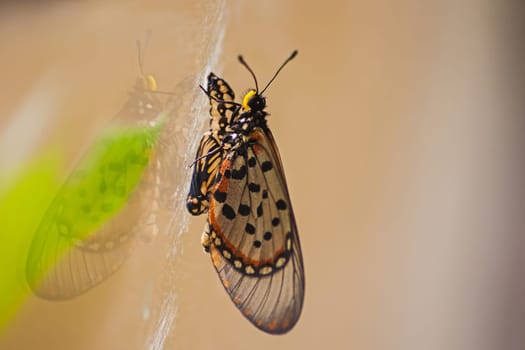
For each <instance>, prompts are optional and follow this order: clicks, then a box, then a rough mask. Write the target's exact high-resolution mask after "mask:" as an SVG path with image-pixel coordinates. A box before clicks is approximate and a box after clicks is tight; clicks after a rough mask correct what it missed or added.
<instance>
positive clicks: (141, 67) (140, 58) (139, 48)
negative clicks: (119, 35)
mask: <svg viewBox="0 0 525 350" xmlns="http://www.w3.org/2000/svg"><path fill="white" fill-rule="evenodd" d="M143 54H144V52H143V50H142V44H141V42H140V40H137V56H138V61H139V70H140V75H142V76H143V77H146V74H144V55H143Z"/></svg>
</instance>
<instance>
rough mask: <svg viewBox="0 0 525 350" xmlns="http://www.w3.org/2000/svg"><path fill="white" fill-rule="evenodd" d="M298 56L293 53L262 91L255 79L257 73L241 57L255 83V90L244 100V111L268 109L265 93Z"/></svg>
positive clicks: (240, 57)
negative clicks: (286, 66)
mask: <svg viewBox="0 0 525 350" xmlns="http://www.w3.org/2000/svg"><path fill="white" fill-rule="evenodd" d="M296 55H297V50H295V51H294V52H292V54H291V55H290V57H288V58H287V59H286V60H285V61H284V63H283V64H282V65H281V66H280V67H279V69H277V72H275V74H274V76H273V77H272V79H270V81H269V82H268V83H267V84H266V86H265V87H264V89H262V90H259V84H258V83H257V78H256V77H255V73H254V72H253V70H252V69H251V68H250V66H248V64H247V63H246V61H245V60H244V58H243V57H242V56H241V55H239V62H241V64H242V65H243V66H245V67H246V69H248V71H249V72H250V74H251V75H252V77H253V80H254V82H255V89H251V90H250V91H248V92H247V93H246V95H244V98H243V100H242V107H243V108H244V110H246V111H250V110H251V111H254V112H257V111H262V110H263V109H264V108H265V107H266V99H265V98H264V97H263V93H264V92H265V91H266V89H267V88H268V87H269V86H270V84H271V83H272V82H273V80H274V79H275V77H276V76H277V75H278V74H279V72H280V71H281V69H283V68H284V66H285V65H286V64H287V63H288V62H290V61H291V60H292V59H293V58H294V57H295V56H296Z"/></svg>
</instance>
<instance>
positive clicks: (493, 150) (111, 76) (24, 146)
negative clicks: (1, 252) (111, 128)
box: [0, 0, 525, 350]
mask: <svg viewBox="0 0 525 350" xmlns="http://www.w3.org/2000/svg"><path fill="white" fill-rule="evenodd" d="M0 6H1V8H0V42H1V43H2V44H1V50H2V54H1V55H0V71H1V76H2V79H3V82H4V83H3V86H2V93H1V94H0V136H1V137H2V138H3V140H4V141H0V143H1V144H2V147H7V146H6V142H7V141H5V140H11V141H9V142H11V143H10V144H8V146H9V148H8V149H9V150H15V151H16V152H15V151H11V152H9V151H8V152H6V151H5V150H6V148H4V149H2V150H0V153H1V154H2V157H1V158H0V160H1V161H2V162H3V163H2V165H3V166H6V167H7V166H13V167H14V166H16V165H17V162H21V161H22V160H23V159H27V158H29V157H30V155H31V154H33V153H35V152H36V150H37V149H38V148H39V147H40V146H41V145H46V144H51V143H58V144H59V145H61V146H63V147H65V149H67V150H68V152H69V153H68V154H69V155H70V157H71V158H72V159H73V158H74V157H75V156H76V155H77V154H78V152H80V150H81V149H82V147H84V145H85V143H86V142H88V141H89V139H90V138H92V137H93V135H96V134H97V132H99V131H100V130H101V128H103V127H104V124H105V123H107V122H108V120H109V119H110V118H111V116H112V115H114V114H115V113H116V112H117V111H118V110H119V109H120V107H121V105H122V103H123V102H124V101H125V98H126V91H128V90H129V89H130V88H131V86H132V85H133V83H134V79H135V76H136V75H137V74H138V68H137V63H136V48H135V40H136V39H141V38H143V36H144V33H145V32H146V31H147V30H151V33H152V36H151V40H150V42H149V45H148V48H147V52H146V69H147V70H148V71H152V72H153V73H154V74H155V75H156V76H157V80H158V82H159V85H160V86H161V87H163V88H164V89H166V90H169V89H170V88H172V87H174V86H175V85H176V84H177V83H178V82H179V81H181V80H183V79H184V78H185V77H186V76H187V75H189V74H198V75H199V74H200V75H201V76H202V77H203V79H204V77H205V75H206V74H207V73H208V72H207V71H205V70H206V69H207V68H206V65H207V64H212V68H213V69H214V70H216V73H220V74H222V75H223V76H224V77H225V78H226V79H227V80H228V82H229V83H230V84H231V85H232V87H234V88H235V90H236V92H237V94H238V95H242V93H243V92H244V91H245V90H246V89H248V88H250V87H252V81H251V78H250V76H249V74H248V73H247V72H246V71H245V70H244V69H243V68H242V67H241V66H240V65H239V64H238V62H237V60H236V56H237V54H239V53H243V54H244V56H245V58H246V60H247V61H248V62H249V63H250V65H251V66H252V68H253V69H254V70H255V72H256V74H257V75H258V77H259V80H260V81H261V82H266V81H267V80H268V79H269V78H270V77H271V76H272V74H273V73H274V71H275V69H276V68H277V67H278V66H279V64H280V63H281V62H282V60H283V59H285V58H286V57H287V55H288V54H289V53H290V52H291V51H292V50H293V49H298V50H299V55H298V57H297V59H296V60H294V61H293V62H292V63H291V64H290V65H289V66H288V67H287V68H286V69H285V70H284V71H283V72H282V73H281V75H280V77H279V78H278V79H277V80H276V81H275V82H274V84H273V85H272V87H271V88H270V89H269V90H268V92H267V94H266V95H267V101H268V111H269V112H270V113H271V116H270V117H269V123H270V125H271V127H272V129H273V131H274V135H275V137H276V139H277V143H278V145H279V148H280V152H281V155H282V158H283V162H284V167H285V170H286V175H287V178H288V183H289V187H290V191H291V195H292V200H293V202H294V208H295V212H296V217H297V221H298V225H299V230H300V236H301V243H302V246H303V250H304V252H303V253H304V258H305V264H306V273H307V275H306V283H307V286H306V287H307V289H306V293H307V294H306V302H305V307H304V310H303V314H302V317H301V319H300V321H299V323H298V324H297V326H296V328H295V329H294V330H293V331H291V332H290V333H289V334H287V335H285V336H280V337H275V336H269V335H266V334H263V333H261V332H260V331H258V330H256V329H255V328H254V327H253V326H252V325H251V324H249V322H248V321H246V320H245V319H244V318H243V317H242V315H241V314H240V313H239V312H238V311H237V310H236V309H235V307H234V305H233V304H232V303H231V302H230V300H229V298H228V297H227V295H226V293H225V292H224V291H223V288H222V286H221V285H220V283H219V281H218V278H217V276H216V275H215V272H214V270H213V268H212V266H211V264H210V261H209V257H208V256H206V255H205V254H204V253H203V252H202V249H201V247H200V243H199V241H200V238H199V237H200V234H201V230H202V227H203V225H204V218H203V217H202V218H192V219H191V221H190V225H189V227H188V229H187V230H186V226H185V222H186V220H188V219H189V218H188V217H187V216H186V215H185V213H182V214H181V215H184V218H183V217H180V218H175V221H176V224H175V227H174V228H173V230H172V231H171V232H170V234H171V237H168V236H162V237H159V239H158V240H156V241H154V242H152V243H150V244H143V245H141V246H140V247H138V249H137V252H136V254H134V255H133V256H132V257H131V258H130V259H129V261H128V262H127V263H126V264H125V265H124V267H123V268H122V269H121V270H120V271H119V272H118V273H117V274H116V275H115V276H113V277H111V278H110V279H109V280H108V281H106V282H105V283H103V284H102V285H101V286H99V287H97V288H95V289H94V290H92V291H90V292H89V293H87V294H85V295H83V296H80V297H78V298H77V299H74V300H73V301H67V302H59V303H50V302H47V301H43V300H39V299H37V298H30V299H29V300H28V301H27V303H26V304H25V305H24V307H23V308H22V309H21V311H20V313H19V314H18V315H17V317H16V318H15V319H14V320H13V322H12V324H11V325H10V326H9V327H8V329H7V330H6V331H5V332H4V334H1V335H0V348H1V349H162V348H166V349H212V348H213V349H224V348H229V349H247V348H249V349H299V348H312V349H317V348H333V349H366V350H368V349H370V350H378V349H389V350H392V349H400V350H401V349H403V350H406V349H418V350H420V349H425V350H427V349H436V350H437V349H454V350H464V349H476V350H480V349H487V350H489V349H516V350H517V349H523V348H524V347H525V337H524V336H523V334H524V333H523V324H524V321H525V302H524V301H523V295H524V292H525V283H524V282H523V263H524V259H523V254H522V251H523V249H522V248H523V247H524V244H523V243H524V238H523V229H522V227H523V215H522V211H523V207H524V206H523V204H524V195H523V184H522V179H523V175H524V174H523V157H522V152H521V151H522V149H523V140H522V138H523V135H524V133H523V118H522V114H520V112H521V110H520V109H519V108H518V107H519V106H518V105H517V102H518V100H516V96H515V95H513V93H514V92H515V91H516V90H513V89H512V87H511V86H510V84H509V82H512V79H511V78H512V74H511V72H512V71H511V70H509V69H508V63H509V62H511V61H513V59H512V53H513V51H512V47H513V46H512V42H511V41H507V40H506V38H507V37H506V29H505V28H506V26H505V25H504V24H505V23H506V22H508V21H509V20H510V18H511V17H510V15H509V13H507V12H505V9H504V8H503V5H502V4H500V5H497V4H496V5H494V4H492V5H491V4H489V2H483V1H468V0H465V1H444V2H443V1H432V2H425V3H424V4H423V3H422V2H411V1H397V2H388V1H372V2H364V1H362V2H355V1H323V2H306V1H288V2H282V1H277V0H271V1H259V2H248V1H227V2H226V3H224V8H222V7H221V3H220V2H213V1H210V2H208V1H204V0H200V1H189V0H188V1H162V0H159V1H133V2H124V1H115V2H112V3H111V4H108V2H102V1H101V2H94V1H92V2H61V1H52V2H45V3H38V2H27V3H24V4H23V5H19V4H18V5H15V4H14V3H13V4H10V3H2V4H1V5H0ZM221 30H224V31H225V32H224V41H223V44H222V45H220V44H221V36H220V31H221ZM216 45H217V46H216ZM216 47H217V48H218V49H220V52H222V54H221V55H220V56H217V55H214V54H213V52H214V50H215V49H216ZM221 48H222V49H221ZM215 58H219V60H218V64H217V65H213V60H214V59H215ZM39 86H45V89H43V90H44V91H45V93H44V94H43V95H42V93H41V91H42V89H39V88H38V87H39ZM35 89H36V90H35ZM194 89H197V86H194ZM34 91H37V93H36V96H37V97H35V98H36V101H37V102H36V106H37V107H34V108H35V109H34V110H32V111H33V112H34V115H35V117H34V118H37V117H36V116H38V120H36V121H34V123H33V122H31V123H29V124H30V125H33V127H32V128H29V129H24V128H19V129H16V128H15V129H8V126H10V125H13V124H12V123H13V120H15V119H16V118H21V117H20V115H21V114H20V113H19V112H20V110H21V106H22V105H24V101H27V98H28V96H35V95H34ZM192 92H193V91H187V93H186V94H185V95H184V96H183V98H190V97H191V94H192ZM201 98H202V101H200V103H201V104H204V106H205V103H206V98H205V96H202V97H201ZM23 115H24V114H22V116H23ZM26 115H27V113H26ZM30 115H32V114H31V113H30ZM179 118H183V120H185V121H187V120H189V119H190V118H201V120H202V129H200V130H199V133H200V132H201V131H202V130H203V129H204V127H205V124H206V120H207V116H206V115H192V112H191V110H190V109H188V110H187V115H182V116H179ZM29 120H30V121H31V120H32V119H31V118H30V119H29ZM15 125H18V124H15ZM5 130H10V132H11V135H10V137H8V136H9V134H7V133H6V132H5ZM13 130H14V131H13ZM12 133H16V137H13V134H12ZM41 134H43V135H45V137H40V136H39V135H41ZM194 137H195V139H198V138H200V134H196V135H195V136H194ZM15 141H16V142H17V143H14V142H15ZM2 142H3V143H2ZM13 152H15V153H14V154H12V153H13ZM180 152H181V153H185V152H189V155H190V156H192V155H193V153H194V152H195V150H194V149H191V150H189V151H187V150H185V149H181V150H180ZM187 175H188V176H189V175H190V171H189V170H188V172H187ZM174 181H178V182H179V183H180V184H184V181H187V179H174ZM183 196H184V194H182V195H181V196H180V197H181V200H182V198H183ZM179 229H182V230H183V231H184V234H183V235H182V236H181V237H180V239H174V238H173V237H174V235H176V232H178V230H179ZM186 231H187V232H186ZM174 250H176V252H177V254H176V258H170V259H171V260H166V255H167V253H168V252H173V251H174ZM166 261H169V264H168V265H166V264H165V262H166ZM172 292H173V293H172ZM167 295H169V296H170V297H169V298H168V299H166V296H167ZM166 300H168V302H167V303H165V302H166ZM170 308H171V309H170ZM161 309H162V310H168V309H169V311H168V312H167V313H168V314H169V315H175V317H174V318H173V319H172V320H173V323H171V324H162V322H161V320H166V319H164V318H161V317H160V316H159V315H160V314H162V312H160V311H158V310H161ZM148 310H153V311H151V314H149V313H148V312H149V311H148ZM155 310H157V311H155ZM159 312H160V313H159ZM168 319H169V317H168ZM162 330H165V331H166V332H165V333H163V331H162ZM166 334H168V335H167V336H165V335H166Z"/></svg>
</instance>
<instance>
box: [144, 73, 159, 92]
mask: <svg viewBox="0 0 525 350" xmlns="http://www.w3.org/2000/svg"><path fill="white" fill-rule="evenodd" d="M143 79H144V90H149V91H157V81H156V80H155V78H154V77H153V75H146V76H144V78H143Z"/></svg>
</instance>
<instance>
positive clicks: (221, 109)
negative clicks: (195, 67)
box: [186, 73, 238, 215]
mask: <svg viewBox="0 0 525 350" xmlns="http://www.w3.org/2000/svg"><path fill="white" fill-rule="evenodd" d="M206 92H207V94H208V96H209V98H210V129H209V131H208V132H206V133H205V134H204V135H203V137H202V139H201V141H200V144H199V149H198V150H197V155H196V156H195V164H194V168H193V175H192V178H191V185H190V186H191V187H190V191H189V194H188V198H187V201H186V206H187V208H188V211H189V212H190V213H191V214H192V215H200V214H202V213H203V212H205V211H206V210H207V209H208V206H209V199H208V194H209V192H210V190H211V188H212V186H213V184H214V182H215V177H216V174H217V169H218V167H219V164H220V162H221V159H222V148H221V143H222V139H223V137H224V135H225V134H226V133H227V132H228V128H229V126H230V124H231V121H232V120H233V118H234V116H235V115H236V114H237V110H238V108H237V106H236V105H234V104H232V103H228V102H232V101H233V100H234V99H235V94H234V92H233V90H232V89H231V88H230V86H229V85H228V84H227V83H226V82H225V81H224V80H223V79H220V78H218V77H217V76H216V75H215V74H213V73H210V74H209V75H208V86H207V90H206Z"/></svg>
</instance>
